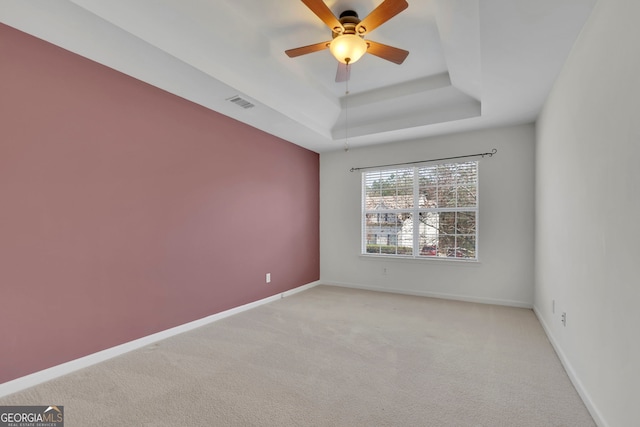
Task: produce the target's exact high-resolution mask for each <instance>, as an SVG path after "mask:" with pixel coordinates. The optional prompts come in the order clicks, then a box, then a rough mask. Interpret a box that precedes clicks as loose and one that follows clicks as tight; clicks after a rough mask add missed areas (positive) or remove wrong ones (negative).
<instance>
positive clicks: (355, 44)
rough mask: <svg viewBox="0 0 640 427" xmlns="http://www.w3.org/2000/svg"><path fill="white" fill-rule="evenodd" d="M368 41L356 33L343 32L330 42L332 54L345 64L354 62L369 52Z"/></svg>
mask: <svg viewBox="0 0 640 427" xmlns="http://www.w3.org/2000/svg"><path fill="white" fill-rule="evenodd" d="M368 47H369V46H368V45H367V42H366V41H364V39H363V38H362V37H360V36H357V35H355V34H342V35H339V36H337V37H336V38H335V39H333V41H331V43H330V44H329V50H330V51H331V54H332V55H333V56H334V57H335V58H336V59H337V60H338V61H340V62H342V63H343V64H353V63H354V62H356V61H357V60H358V59H360V58H362V56H363V55H364V54H365V53H367V48H368Z"/></svg>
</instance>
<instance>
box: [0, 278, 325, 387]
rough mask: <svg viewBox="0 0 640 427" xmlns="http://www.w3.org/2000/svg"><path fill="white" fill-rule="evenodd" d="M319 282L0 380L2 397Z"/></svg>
mask: <svg viewBox="0 0 640 427" xmlns="http://www.w3.org/2000/svg"><path fill="white" fill-rule="evenodd" d="M319 284H320V281H316V282H311V283H307V284H306V285H302V286H299V287H297V288H294V289H290V290H288V291H285V292H281V293H278V294H276V295H273V296H270V297H267V298H263V299H261V300H258V301H254V302H250V303H248V304H244V305H241V306H239V307H234V308H232V309H229V310H226V311H223V312H220V313H216V314H213V315H211V316H207V317H205V318H202V319H198V320H194V321H193V322H189V323H185V324H184V325H180V326H176V327H174V328H171V329H166V330H164V331H160V332H157V333H155V334H152V335H148V336H146V337H142V338H139V339H137V340H133V341H129V342H126V343H124V344H120V345H117V346H115V347H111V348H108V349H106V350H102V351H99V352H97V353H93V354H89V355H87V356H84V357H81V358H78V359H75V360H71V361H69V362H65V363H62V364H60V365H56V366H53V367H51V368H48V369H44V370H42V371H38V372H34V373H33V374H29V375H26V376H24V377H20V378H16V379H15V380H11V381H8V382H6V383H2V384H0V397H4V396H7V395H9V394H13V393H16V392H18V391H21V390H24V389H26V388H29V387H33V386H36V385H38V384H42V383H44V382H46V381H50V380H52V379H54V378H58V377H61V376H63V375H67V374H70V373H71V372H74V371H77V370H80V369H83V368H86V367H88V366H91V365H95V364H96V363H100V362H104V361H106V360H109V359H112V358H114V357H116V356H120V355H122V354H125V353H128V352H130V351H132V350H137V349H139V348H142V347H145V346H148V345H150V344H153V343H155V342H157V341H160V340H164V339H166V338H169V337H172V336H174V335H178V334H181V333H184V332H187V331H190V330H193V329H196V328H199V327H201V326H204V325H207V324H209V323H213V322H216V321H218V320H220V319H224V318H226V317H229V316H233V315H234V314H238V313H241V312H243V311H247V310H250V309H252V308H255V307H258V306H261V305H263V304H266V303H269V302H272V301H276V300H279V299H281V298H285V297H288V296H291V295H294V294H296V293H298V292H302V291H305V290H307V289H310V288H313V287H314V286H317V285H319Z"/></svg>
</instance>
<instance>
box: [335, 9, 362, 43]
mask: <svg viewBox="0 0 640 427" xmlns="http://www.w3.org/2000/svg"><path fill="white" fill-rule="evenodd" d="M339 21H340V23H341V24H342V26H343V27H344V31H343V30H342V28H334V29H333V33H332V35H333V38H334V39H335V38H336V37H338V36H341V35H343V34H357V35H359V36H360V37H362V38H364V35H363V34H358V33H357V31H356V26H357V25H358V24H359V23H360V18H358V14H357V13H356V11H354V10H345V11H344V12H342V13H341V14H340V19H339ZM365 31H366V30H365ZM362 32H363V33H364V31H362Z"/></svg>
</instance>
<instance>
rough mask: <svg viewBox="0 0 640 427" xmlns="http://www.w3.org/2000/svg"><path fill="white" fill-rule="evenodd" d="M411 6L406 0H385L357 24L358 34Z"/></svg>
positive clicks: (369, 29)
mask: <svg viewBox="0 0 640 427" xmlns="http://www.w3.org/2000/svg"><path fill="white" fill-rule="evenodd" d="M303 1H304V0H303ZM407 7H409V3H407V2H406V0H384V1H383V2H382V3H380V5H379V6H378V7H376V8H375V9H374V10H373V11H372V12H371V13H370V14H369V15H367V16H366V17H365V18H364V19H363V20H362V21H360V23H359V24H358V25H357V26H356V31H357V32H358V34H365V33H368V32H371V31H373V30H375V29H376V28H378V27H379V26H380V25H382V24H384V23H385V22H387V21H388V20H389V19H391V18H393V17H394V16H396V15H397V14H399V13H400V12H402V11H403V10H405V9H406V8H407Z"/></svg>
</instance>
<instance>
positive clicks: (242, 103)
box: [227, 95, 255, 110]
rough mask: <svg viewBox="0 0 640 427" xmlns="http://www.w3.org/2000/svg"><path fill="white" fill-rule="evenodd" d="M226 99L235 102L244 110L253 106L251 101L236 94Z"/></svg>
mask: <svg viewBox="0 0 640 427" xmlns="http://www.w3.org/2000/svg"><path fill="white" fill-rule="evenodd" d="M227 101H229V102H233V103H234V104H236V105H237V106H239V107H242V108H244V109H245V110H247V109H249V108H253V107H255V105H254V104H252V103H251V102H249V101H247V100H246V99H243V98H240V97H239V96H238V95H236V96H232V97H231V98H227Z"/></svg>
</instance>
